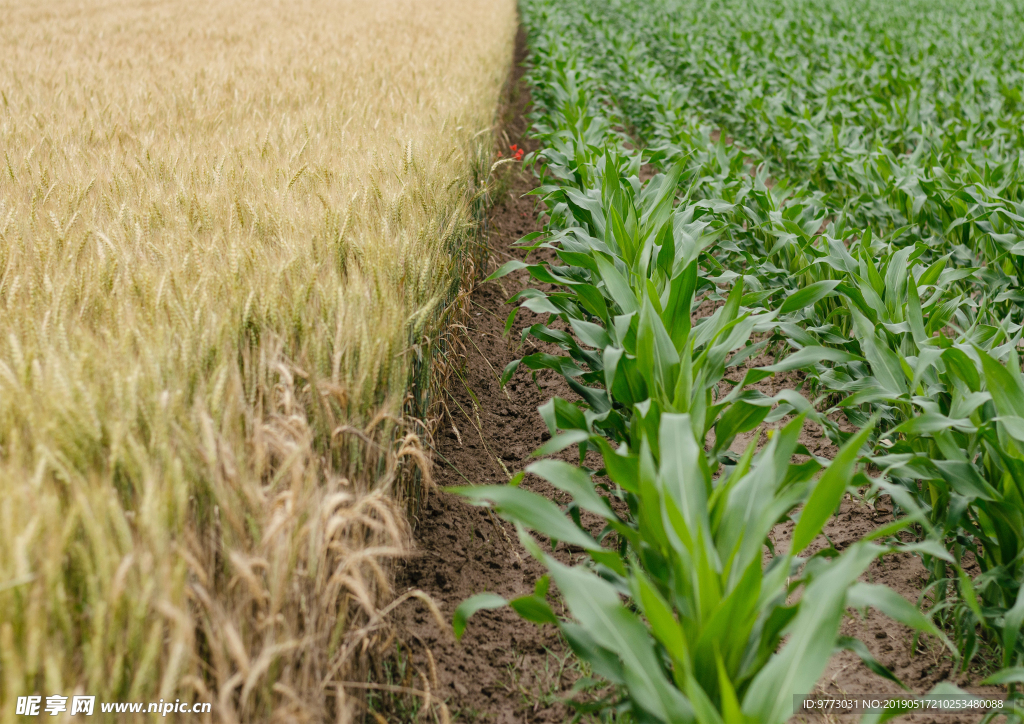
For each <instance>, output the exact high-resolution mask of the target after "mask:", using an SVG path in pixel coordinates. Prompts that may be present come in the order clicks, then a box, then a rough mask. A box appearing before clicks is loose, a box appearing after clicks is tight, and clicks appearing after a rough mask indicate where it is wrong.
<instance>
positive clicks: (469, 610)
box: [452, 593, 508, 641]
mask: <svg viewBox="0 0 1024 724" xmlns="http://www.w3.org/2000/svg"><path fill="white" fill-rule="evenodd" d="M507 604H508V601H506V600H505V599H504V598H502V597H501V596H499V595H498V594H496V593H478V594H476V595H475V596H470V597H469V598H467V599H466V600H465V601H463V602H462V603H460V604H459V607H458V608H456V609H455V614H454V615H453V616H452V630H453V631H454V632H455V640H456V641H459V640H461V639H462V634H463V633H465V631H466V624H467V623H468V622H469V619H470V617H471V616H472V615H473V614H474V613H476V612H477V611H483V610H485V609H493V608H501V607H502V606H505V605H507Z"/></svg>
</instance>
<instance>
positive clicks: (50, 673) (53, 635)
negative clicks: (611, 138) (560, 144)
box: [0, 0, 515, 722]
mask: <svg viewBox="0 0 1024 724" xmlns="http://www.w3.org/2000/svg"><path fill="white" fill-rule="evenodd" d="M0 17H3V18H4V20H3V22H2V23H0V57H3V58H4V60H3V62H2V63H0V93H2V95H0V153H2V154H3V158H2V159H0V531H2V538H0V721H3V722H7V721H12V720H13V717H14V706H13V700H14V698H15V697H17V696H19V695H25V694H36V693H41V694H43V695H44V696H45V695H47V694H51V693H62V694H64V695H71V694H72V693H76V692H78V693H87V694H95V695H97V696H98V697H99V698H100V699H106V700H115V699H132V700H149V699H152V700H156V699H158V698H161V697H162V698H165V699H167V698H170V699H174V698H182V699H186V700H187V699H192V698H198V699H207V700H213V701H214V713H215V718H217V719H220V720H224V721H254V720H267V719H281V720H284V719H288V720H311V721H317V720H324V719H327V718H332V719H333V718H338V719H339V720H340V719H343V718H344V717H345V716H347V715H348V714H351V712H352V711H353V710H352V709H351V704H344V705H340V704H339V702H341V700H342V699H345V698H346V697H345V696H344V694H340V693H339V690H338V686H337V684H338V682H340V681H344V680H346V678H347V677H352V676H358V675H360V673H361V668H360V657H361V656H365V655H366V653H367V651H368V650H369V648H371V647H369V645H368V642H371V641H372V640H373V639H374V636H376V635H377V632H378V630H379V629H380V625H381V617H380V616H379V615H378V612H379V610H380V607H381V606H382V605H383V604H384V603H386V602H387V601H388V600H389V598H388V596H389V591H388V578H389V577H388V573H387V563H386V561H387V560H388V558H389V557H392V556H395V555H397V554H399V553H400V552H401V551H402V549H403V547H404V546H405V544H406V542H407V536H408V529H407V525H406V523H405V521H404V516H403V515H402V511H401V505H402V498H403V495H404V494H405V493H404V490H403V485H402V480H404V479H406V478H408V476H407V475H404V474H403V472H402V471H403V470H408V469H409V468H410V465H409V463H417V464H418V463H419V462H422V460H423V458H422V454H421V452H420V448H419V446H418V443H417V440H416V437H415V436H414V435H412V434H411V433H409V432H408V431H409V426H408V425H407V424H406V423H405V421H403V419H402V415H403V412H404V411H405V410H406V409H407V408H408V406H409V404H410V401H409V400H408V399H407V394H408V390H409V387H410V382H411V381H414V382H416V383H417V384H416V385H414V387H415V388H416V389H419V390H420V393H419V396H420V399H419V401H420V404H422V399H421V398H422V391H423V390H424V389H425V388H426V387H427V382H428V380H429V370H430V363H431V359H432V356H433V351H434V350H433V349H432V344H431V340H435V341H436V340H437V338H438V334H439V332H440V330H441V329H442V328H443V325H444V324H445V321H446V316H447V315H448V314H449V313H450V310H451V308H452V302H453V300H454V298H455V296H456V294H457V292H458V282H459V277H460V274H462V273H464V271H465V268H464V260H465V258H466V247H467V244H468V241H469V232H468V228H469V226H468V225H469V199H470V198H471V196H472V194H473V193H474V192H475V188H474V184H475V180H474V179H479V177H480V173H481V169H484V170H486V168H487V163H488V162H489V152H490V137H489V132H490V128H491V123H492V120H493V116H494V112H495V108H496V104H497V99H498V95H499V92H500V87H501V84H502V82H503V80H504V78H505V76H506V73H507V70H508V64H509V62H510V60H511V53H512V40H513V34H514V30H515V7H514V2H513V1H512V0H346V1H345V2H335V1H331V0H300V1H297V2H287V3H285V2H270V1H267V0H258V1H256V2H243V0H207V1H206V2H203V3H186V2H183V1H182V0H158V1H156V2H151V3H145V4H139V3H131V2H127V1H125V0H113V1H108V2H104V1H103V0H85V2H79V1H78V0H76V1H75V2H51V3H46V4H43V5H41V6H40V7H35V4H29V3H14V2H6V0H0ZM354 696H355V694H352V695H350V696H349V697H348V698H349V699H351V698H353V697H354Z"/></svg>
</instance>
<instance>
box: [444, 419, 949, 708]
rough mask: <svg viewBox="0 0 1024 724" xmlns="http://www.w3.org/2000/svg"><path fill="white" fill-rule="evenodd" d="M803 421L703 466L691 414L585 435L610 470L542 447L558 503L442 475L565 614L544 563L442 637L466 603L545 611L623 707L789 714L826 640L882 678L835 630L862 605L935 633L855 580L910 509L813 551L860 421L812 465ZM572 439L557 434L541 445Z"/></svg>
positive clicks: (881, 591) (901, 603) (850, 478)
mask: <svg viewBox="0 0 1024 724" xmlns="http://www.w3.org/2000/svg"><path fill="white" fill-rule="evenodd" d="M803 422H804V417H803V415H800V416H797V417H796V418H795V419H794V420H792V421H791V422H790V423H789V424H787V425H786V426H785V427H783V428H782V429H780V430H777V431H775V433H774V434H773V435H772V436H771V438H770V440H769V441H768V443H767V444H766V445H765V446H764V447H763V449H761V450H760V451H759V452H756V445H755V443H754V442H751V444H750V445H748V447H747V448H746V450H745V452H744V453H743V455H742V456H741V459H740V460H739V461H738V463H737V464H736V465H735V466H734V467H732V468H731V470H730V471H729V472H727V473H726V474H724V475H723V476H722V477H721V478H719V479H718V480H715V479H713V477H712V473H711V469H710V467H709V466H708V465H707V462H706V459H705V456H704V454H703V451H702V445H701V441H702V438H701V437H700V436H699V435H700V433H699V430H700V427H699V426H694V420H693V418H692V417H691V416H690V415H686V414H675V413H663V414H662V415H661V420H660V424H659V425H658V437H659V439H658V440H657V441H652V440H650V439H649V437H648V435H647V433H646V432H643V433H642V434H641V437H640V441H639V445H638V447H636V448H634V449H630V448H629V447H628V446H627V445H620V446H619V447H618V448H617V449H616V448H613V447H612V446H611V444H609V442H608V441H607V440H606V439H605V438H604V437H603V436H598V435H594V436H591V437H590V438H589V441H590V443H591V444H592V445H593V446H595V447H596V448H598V449H599V450H600V451H601V454H602V457H603V460H604V469H605V471H606V472H607V477H608V480H609V481H610V484H604V483H602V484H595V481H594V479H593V478H592V477H591V475H590V474H589V473H588V471H586V470H585V469H582V468H578V467H575V466H572V465H569V464H568V463H564V462H560V461H555V460H542V461H539V462H536V463H534V464H532V465H531V466H530V467H529V468H527V470H528V472H531V473H533V474H536V475H539V476H540V477H542V478H544V479H546V480H548V481H549V482H550V483H551V484H553V485H554V486H556V487H557V488H559V489H560V490H563V491H565V492H567V493H568V494H569V495H570V496H571V497H572V501H573V502H572V505H571V506H570V509H571V510H572V511H575V513H574V514H573V516H572V517H570V516H567V515H566V514H565V513H563V512H562V511H561V510H560V509H559V507H558V506H557V505H555V504H554V503H553V502H551V501H550V500H548V499H546V498H544V497H542V496H540V495H537V494H535V493H532V492H529V491H526V490H523V489H521V488H519V487H517V486H516V485H515V484H513V485H511V486H485V487H467V488H458V489H455V492H457V493H458V494H460V495H462V496H464V497H466V498H467V499H469V500H471V501H473V502H475V503H478V504H491V505H493V506H494V509H495V510H496V511H497V513H498V514H499V515H501V516H502V517H504V518H506V519H508V520H511V521H513V522H514V523H516V525H517V526H518V527H519V531H520V539H521V540H522V542H523V544H524V545H525V546H526V547H527V549H528V550H530V552H531V553H532V554H533V555H534V556H535V557H536V558H537V559H538V560H540V561H541V562H543V563H544V564H545V565H546V566H547V567H548V570H549V572H550V576H551V578H552V579H553V580H554V582H555V584H556V585H557V587H558V595H559V598H560V599H561V600H562V601H563V602H564V604H565V607H566V608H567V609H568V612H569V615H568V616H564V617H560V616H558V615H556V613H555V609H556V608H557V607H554V608H553V607H552V605H551V603H550V601H549V597H550V595H551V594H550V592H549V591H548V579H547V578H546V577H545V578H544V579H542V580H541V581H540V582H539V583H538V586H537V589H536V591H535V592H534V593H533V594H532V595H528V596H524V597H521V598H518V599H515V600H513V601H511V602H506V601H505V600H504V599H502V598H500V597H498V596H496V595H493V594H481V595H478V596H476V597H473V598H471V599H469V600H467V601H465V602H464V603H463V604H462V605H461V606H460V607H459V609H458V610H457V611H456V614H455V618H454V621H453V624H454V627H455V631H456V635H460V636H461V634H462V632H463V631H464V630H465V626H466V622H467V619H468V618H469V617H470V616H471V615H472V614H473V613H475V612H476V611H478V610H480V609H482V608H494V607H498V606H503V605H506V603H508V604H509V605H511V607H512V608H513V609H514V610H515V611H517V612H518V613H519V614H520V615H521V616H523V617H524V618H526V619H528V620H531V621H535V622H537V623H541V624H545V623H548V624H555V625H557V626H558V627H559V628H560V630H561V631H562V633H563V634H564V636H565V638H566V640H567V641H568V643H569V645H570V646H571V647H572V649H573V651H575V652H576V654H577V655H578V656H579V657H580V658H581V659H582V660H583V661H585V662H586V663H587V664H589V665H590V667H591V668H592V670H593V671H594V672H595V674H597V675H598V676H600V677H602V678H604V679H606V680H607V681H609V682H611V683H612V684H615V685H616V686H617V687H618V689H619V690H620V691H621V692H622V694H623V699H622V701H621V702H619V706H620V711H628V712H629V713H630V714H631V715H632V716H633V717H634V718H635V719H636V720H637V721H647V722H699V723H700V724H724V722H749V723H750V724H754V723H755V722H756V723H757V724H776V723H780V724H781V722H784V721H786V720H787V719H788V718H789V717H790V716H791V715H792V713H793V702H794V696H802V695H804V694H806V693H807V692H808V691H809V690H810V689H811V688H812V687H813V686H814V684H815V683H816V681H817V680H818V678H819V677H820V675H821V673H822V671H823V670H824V667H825V665H826V664H827V662H828V660H829V657H830V656H831V655H832V653H833V651H834V650H835V649H836V648H837V647H839V648H849V649H851V650H853V651H855V652H856V653H858V654H859V655H860V656H861V657H862V658H863V659H864V661H865V662H866V663H867V664H868V665H869V666H870V667H871V668H872V669H873V670H875V671H876V672H878V673H880V674H882V675H884V676H887V677H888V678H890V679H893V680H896V679H895V677H894V676H893V675H892V674H891V673H890V672H888V671H887V670H885V669H884V668H882V667H881V666H880V665H879V664H878V662H877V661H875V660H874V659H873V658H872V657H871V655H870V654H869V652H868V651H867V649H866V647H864V645H863V644H861V643H860V642H859V641H856V640H853V639H845V638H841V637H839V635H838V631H839V625H840V623H841V621H842V618H843V614H844V611H845V610H846V608H847V607H848V606H856V607H864V606H873V607H875V608H877V609H879V610H881V611H882V612H883V613H886V614H887V615H890V616H892V617H894V618H896V619H897V620H900V621H902V622H904V623H906V624H907V625H910V626H912V627H914V628H915V629H917V630H919V631H922V632H927V633H930V634H932V635H934V636H936V637H937V638H939V639H941V640H944V641H945V636H944V635H943V634H942V633H941V632H940V631H939V630H938V629H936V628H935V626H934V625H933V624H931V622H930V621H929V620H928V618H927V617H926V616H924V615H923V614H921V613H920V612H919V611H917V610H916V609H915V608H914V607H913V606H912V605H911V604H909V603H908V602H906V601H905V600H904V599H903V598H901V597H899V596H898V595H896V594H894V593H893V592H891V591H890V590H889V589H886V588H885V587H883V586H876V585H872V584H867V583H858V582H857V578H858V576H860V574H861V573H863V572H864V570H865V569H866V568H867V566H868V565H869V564H870V562H871V561H872V560H874V559H875V558H876V557H878V556H879V555H882V554H883V553H885V552H886V551H887V550H888V548H886V547H885V546H882V545H878V544H876V543H872V542H871V540H869V539H881V538H885V537H887V536H891V535H893V534H895V533H896V532H897V531H898V530H900V529H901V528H903V527H904V526H906V525H907V524H908V523H909V522H910V519H904V520H903V521H900V522H897V523H894V524H892V525H890V526H888V527H886V528H884V529H881V530H878V531H876V532H875V533H874V534H873V535H872V536H869V538H868V539H865V540H863V541H861V542H859V543H857V544H855V545H854V546H852V547H851V548H850V549H848V550H847V551H846V552H844V553H842V554H840V553H839V552H838V551H837V550H835V549H834V548H832V547H830V546H827V547H825V548H822V549H820V550H817V551H815V552H813V553H812V552H811V550H812V548H811V543H812V541H814V539H815V538H816V537H817V536H818V534H819V533H820V532H821V529H822V526H823V525H824V524H825V522H826V521H827V520H828V519H829V517H831V515H832V513H833V511H834V510H835V508H836V506H837V505H838V503H839V500H840V498H841V497H842V495H843V493H844V492H845V491H846V489H847V487H848V486H849V485H851V484H852V483H854V482H855V481H861V482H862V481H863V474H862V473H857V474H855V468H856V461H857V456H858V450H859V449H860V447H861V445H862V444H863V443H864V442H865V441H866V439H867V437H868V433H869V431H870V428H865V429H864V430H863V431H862V432H861V433H860V434H859V435H858V436H856V437H855V438H854V439H851V440H850V441H849V442H848V443H847V445H845V446H844V447H843V448H842V450H841V451H840V452H839V454H838V455H837V456H836V458H835V460H834V461H832V462H831V464H829V465H828V468H827V469H826V470H825V472H824V474H823V475H821V476H820V478H817V479H816V475H817V473H818V472H819V471H820V469H821V465H820V464H819V463H818V462H817V461H815V460H813V459H812V460H811V461H809V462H806V463H802V464H797V463H793V462H792V458H793V455H794V454H795V453H796V452H797V450H798V448H799V446H798V444H797V437H798V435H799V433H800V430H801V429H802V426H803ZM579 441H580V438H579V437H578V436H576V435H573V434H570V433H566V434H564V435H562V436H561V437H560V438H555V439H553V440H552V441H551V443H550V444H549V445H548V446H547V448H546V449H545V450H543V451H542V452H550V451H551V450H554V449H556V448H557V447H560V446H564V445H567V444H572V443H573V442H579ZM655 449H660V450H661V456H660V458H658V457H656V455H655V453H654V450H655ZM521 479H522V475H520V476H519V477H518V478H517V480H516V481H514V482H515V483H518V481H519V480H521ZM622 491H626V492H628V493H629V494H630V496H631V499H632V500H633V501H634V503H633V505H631V508H632V509H631V511H630V513H631V515H628V516H624V515H620V514H619V513H617V512H616V507H617V506H616V505H614V504H613V502H612V501H613V500H614V499H615V498H616V497H618V496H617V493H621V492H622ZM602 493H605V494H602ZM801 504H802V509H801V512H800V515H799V519H798V521H797V523H796V528H795V530H794V532H793V537H792V540H791V541H789V544H788V546H787V547H786V549H785V550H781V549H774V548H773V549H772V555H771V557H770V560H769V562H768V563H767V565H764V564H763V563H762V558H763V551H764V550H765V546H766V545H769V546H771V542H770V538H769V533H770V531H771V530H772V528H773V527H774V526H775V525H776V524H778V523H779V522H781V521H784V520H787V519H789V518H790V516H792V515H793V514H794V512H795V510H796V509H797V507H798V506H800V505H801ZM580 511H585V512H587V513H589V514H591V515H594V516H597V517H598V518H599V519H600V520H601V521H603V524H604V529H603V530H602V531H601V532H600V533H599V534H597V535H594V534H593V533H592V532H591V531H589V530H588V529H587V528H585V527H583V526H582V525H581V524H580V516H579V512H580ZM528 531H532V532H533V533H534V534H538V535H540V536H542V540H543V539H544V538H546V539H547V540H548V541H549V542H550V546H551V550H554V549H555V548H556V547H557V545H558V544H559V543H560V542H561V543H564V544H567V545H569V546H572V547H573V550H582V551H583V552H584V553H585V554H586V557H587V561H588V562H587V563H584V564H580V565H576V566H569V565H565V564H564V563H562V562H560V561H559V560H558V558H556V557H555V556H554V555H552V553H550V552H547V551H545V549H544V547H543V546H542V545H541V544H540V543H539V542H538V541H537V540H536V539H535V538H534V537H532V536H531V534H530V533H529V532H528ZM787 637H788V640H786V641H785V643H784V644H783V640H784V639H786V638H787ZM897 681H898V680H897Z"/></svg>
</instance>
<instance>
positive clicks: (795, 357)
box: [757, 347, 863, 372]
mask: <svg viewBox="0 0 1024 724" xmlns="http://www.w3.org/2000/svg"><path fill="white" fill-rule="evenodd" d="M862 359H863V358H862V357H858V356H857V355H855V354H850V353H849V352H844V351H843V350H841V349H835V348H833V347H804V348H803V349H800V350H797V351H796V352H794V353H793V354H791V355H789V356H788V357H786V358H785V359H784V360H782V361H781V362H778V363H776V364H773V365H769V366H768V367H758V368H757V369H759V370H764V371H765V372H789V371H790V370H798V369H803V368H804V367H810V366H811V365H815V364H820V363H822V362H854V361H861V360H862Z"/></svg>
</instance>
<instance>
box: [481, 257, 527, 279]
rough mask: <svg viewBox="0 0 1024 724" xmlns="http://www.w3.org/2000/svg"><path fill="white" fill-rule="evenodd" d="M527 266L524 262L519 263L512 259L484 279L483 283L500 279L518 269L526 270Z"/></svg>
mask: <svg viewBox="0 0 1024 724" xmlns="http://www.w3.org/2000/svg"><path fill="white" fill-rule="evenodd" d="M529 266H530V265H529V264H527V263H526V262H522V261H519V260H518V259H513V260H512V261H507V262H505V263H504V264H502V265H501V267H499V268H498V270H497V271H495V272H494V273H493V274H491V275H490V276H489V277H487V278H486V279H484V281H485V282H492V281H494V280H495V279H501V278H502V277H503V276H506V275H508V274H511V273H512V272H514V271H519V270H520V269H526V268H527V267H529Z"/></svg>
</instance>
